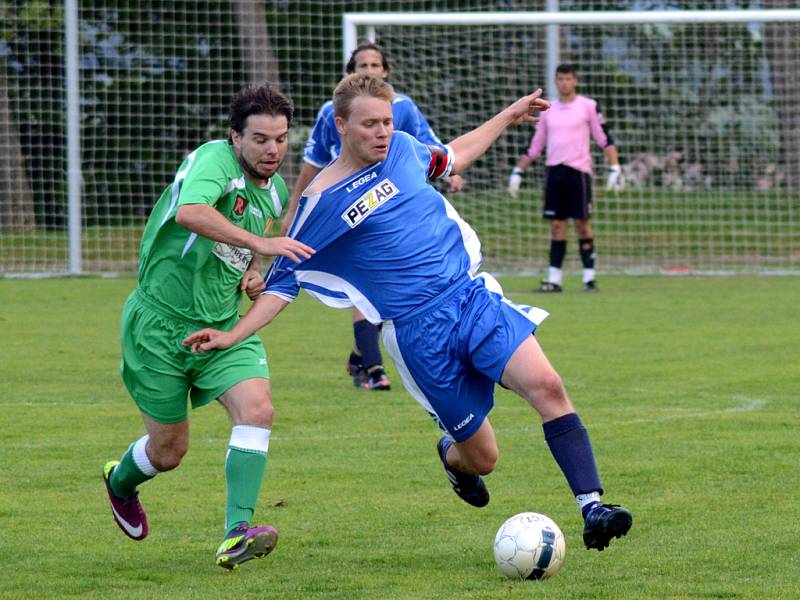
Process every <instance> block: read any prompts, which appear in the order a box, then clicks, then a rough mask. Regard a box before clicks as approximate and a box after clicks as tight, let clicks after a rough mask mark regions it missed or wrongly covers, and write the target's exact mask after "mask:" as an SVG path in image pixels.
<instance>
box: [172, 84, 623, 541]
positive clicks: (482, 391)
mask: <svg viewBox="0 0 800 600" xmlns="http://www.w3.org/2000/svg"><path fill="white" fill-rule="evenodd" d="M540 95H541V90H537V91H536V92H534V93H533V94H531V95H529V96H525V97H523V98H520V99H519V100H517V101H516V102H514V103H513V104H512V105H511V106H509V107H507V108H506V109H505V110H503V111H501V112H500V113H498V114H497V115H495V116H494V117H493V118H491V119H489V120H488V121H486V122H485V123H484V124H483V125H481V126H480V127H478V128H476V129H474V130H472V131H470V132H469V133H466V134H464V135H462V136H461V137H459V138H457V139H456V140H454V141H453V142H452V143H451V144H449V145H448V146H440V145H425V144H421V143H420V142H418V141H417V140H415V139H414V138H413V137H412V136H410V135H408V134H406V133H402V132H394V131H393V119H392V110H391V102H392V99H393V97H394V95H393V91H392V88H391V86H390V85H389V84H388V83H386V82H384V81H382V80H381V79H378V78H374V77H370V76H364V75H357V74H356V75H350V76H348V77H346V78H345V79H344V80H343V81H342V82H341V83H340V84H339V85H338V86H337V88H336V91H335V92H334V100H333V102H334V111H335V114H336V127H337V130H338V132H339V135H340V136H341V138H342V151H341V154H340V155H339V157H338V159H337V160H335V161H334V162H332V163H331V164H330V165H328V166H327V167H326V168H325V169H324V170H323V171H322V172H321V173H320V174H319V176H318V177H317V178H316V179H315V180H314V182H313V183H312V184H311V186H310V187H309V188H308V189H307V190H306V191H305V193H304V195H303V197H302V198H301V200H300V204H299V207H298V211H297V215H296V217H295V219H294V221H293V222H292V224H291V227H290V229H289V235H290V237H293V238H295V239H297V240H298V241H301V242H303V243H305V244H308V245H309V246H311V247H313V248H314V249H315V250H316V254H314V256H313V257H311V258H310V259H308V260H304V261H303V262H301V263H300V264H294V263H291V262H290V261H287V260H285V259H284V258H278V259H277V260H276V261H275V262H274V263H273V265H272V267H271V269H270V271H269V273H268V274H267V277H266V290H265V292H264V293H263V294H262V295H261V296H259V297H258V299H257V300H256V302H255V303H254V304H253V305H252V307H251V309H250V310H249V311H248V313H247V315H245V316H244V317H243V318H242V319H241V320H240V321H239V322H238V323H237V324H236V325H235V326H234V327H233V328H232V329H230V330H228V331H220V330H216V329H203V330H200V331H198V332H195V333H194V334H192V335H190V336H188V337H187V338H186V339H185V340H184V342H183V343H184V344H185V345H187V346H191V348H192V351H193V352H200V353H202V352H207V351H209V350H216V349H224V348H228V347H230V346H231V345H232V344H235V343H236V342H237V341H239V340H241V339H244V338H245V337H246V336H248V335H250V334H252V333H253V332H254V331H257V330H258V329H259V328H260V327H262V326H264V325H266V324H268V323H269V322H271V321H272V320H273V319H274V318H275V317H276V316H277V314H278V313H279V312H280V311H281V310H282V309H283V308H284V307H285V306H286V305H287V304H288V303H289V302H291V301H292V300H293V299H294V298H295V297H296V296H297V294H298V292H299V289H300V288H301V287H302V288H304V289H306V291H308V292H309V293H310V294H311V295H312V296H314V297H316V298H317V299H319V300H321V301H322V302H324V303H325V304H327V305H330V306H337V307H348V306H351V305H354V306H356V307H357V308H358V309H359V310H360V311H361V312H362V313H363V314H364V315H365V316H366V317H367V318H368V319H369V320H370V322H372V323H375V324H378V323H383V341H384V345H385V346H386V347H387V349H388V350H389V352H390V354H391V355H392V358H393V359H394V361H395V363H396V364H397V368H398V370H399V371H400V374H401V378H402V380H403V383H404V385H405V387H406V389H407V390H408V391H409V393H410V394H411V395H412V396H413V397H414V398H415V399H416V400H417V401H418V402H419V403H420V404H421V405H422V406H423V407H424V408H425V409H426V410H427V411H428V413H429V414H430V415H431V416H432V417H433V418H434V419H435V420H436V421H437V422H438V424H439V426H440V427H441V428H442V429H443V430H444V432H445V435H444V436H442V438H441V439H440V440H439V442H438V444H437V449H438V453H439V457H440V459H441V461H442V464H443V466H444V469H445V471H446V473H447V476H448V478H449V479H450V482H451V484H452V487H453V489H454V491H455V492H456V493H457V494H458V496H459V497H461V498H462V499H463V500H464V501H466V502H468V503H469V504H471V505H473V506H485V505H486V504H487V503H488V502H489V492H488V490H487V489H486V485H485V483H484V480H483V476H485V475H488V474H489V473H491V472H492V470H493V469H494V467H495V464H496V462H497V458H498V449H497V441H496V439H495V434H494V431H493V429H492V426H491V424H490V422H489V420H488V418H487V415H488V413H489V411H490V410H491V408H492V405H493V402H494V398H493V395H494V385H495V384H496V383H500V384H501V385H503V386H504V387H506V388H509V389H511V390H513V391H514V392H516V393H517V394H519V395H520V396H522V397H523V398H524V399H525V400H526V401H527V402H528V403H529V404H530V405H531V406H532V407H533V408H534V409H535V410H536V411H537V412H538V413H539V415H540V416H541V419H542V422H543V429H544V436H545V440H546V441H547V443H548V445H549V447H550V450H551V452H552V454H553V456H554V458H555V460H556V462H557V463H558V465H559V467H560V468H561V470H562V472H563V473H564V476H565V478H566V479H567V482H568V483H569V486H570V488H571V489H572V492H573V493H574V495H575V498H576V500H577V501H578V504H579V505H580V507H581V511H582V514H583V517H584V530H583V538H584V543H585V544H586V546H587V548H596V549H598V550H602V549H604V548H605V547H606V546H608V544H609V542H610V540H611V539H612V538H614V537H620V536H622V535H625V534H626V533H627V532H628V530H629V529H630V527H631V525H632V522H633V518H632V516H631V513H630V512H629V511H628V510H627V509H625V508H622V507H620V506H616V505H611V504H603V503H602V502H601V500H600V496H601V494H602V493H603V487H602V484H601V483H600V476H599V474H598V471H597V467H596V465H595V460H594V453H593V450H592V446H591V443H590V441H589V435H588V433H587V431H586V428H585V427H584V426H583V423H582V422H581V419H580V417H579V416H578V415H577V413H576V412H575V409H574V407H573V405H572V403H571V402H570V400H569V398H568V397H567V394H566V391H565V390H564V386H563V384H562V381H561V378H560V377H559V375H558V373H557V372H556V371H555V370H554V369H553V367H552V366H551V365H550V362H549V361H548V359H547V357H546V356H545V354H544V353H543V351H542V349H541V347H540V346H539V343H538V342H537V340H536V338H535V337H534V336H532V335H531V333H533V332H534V331H535V330H536V328H537V326H538V324H539V323H540V322H541V321H542V320H543V319H544V318H545V317H546V316H547V313H546V312H545V311H543V310H541V309H537V308H533V307H530V306H525V305H520V304H516V303H514V302H512V301H511V300H509V299H507V298H505V297H504V296H503V293H502V289H500V286H499V284H498V283H497V282H496V281H495V280H494V279H493V278H492V277H491V276H489V275H488V274H481V275H476V274H475V273H476V271H477V267H478V266H479V264H480V245H479V243H478V242H477V239H476V238H473V237H471V236H464V233H463V232H464V231H465V230H464V225H465V224H464V222H463V221H462V220H461V218H460V217H459V215H458V213H457V212H456V211H455V210H454V209H453V207H452V206H451V205H450V203H449V202H448V201H447V200H446V199H445V198H444V196H442V195H441V194H440V193H439V192H438V191H437V190H436V189H435V188H434V187H433V186H432V185H431V184H430V183H429V182H430V181H431V180H433V179H437V178H440V177H445V176H447V175H448V174H450V173H453V172H455V173H459V172H461V171H463V170H464V169H465V168H466V167H467V166H469V165H470V164H471V163H472V162H474V161H475V160H476V159H477V158H479V157H480V156H481V155H483V154H484V153H485V152H486V150H487V149H488V148H489V146H490V145H491V144H492V143H493V142H494V140H496V139H497V138H498V137H499V136H500V134H501V133H502V132H503V131H504V130H505V129H506V128H507V127H509V126H510V125H515V124H519V123H526V122H527V123H530V122H535V121H536V116H535V115H536V114H537V113H538V112H539V111H541V110H545V109H547V108H548V106H549V104H548V103H547V102H546V101H545V100H543V99H541V97H540ZM365 249H368V251H365Z"/></svg>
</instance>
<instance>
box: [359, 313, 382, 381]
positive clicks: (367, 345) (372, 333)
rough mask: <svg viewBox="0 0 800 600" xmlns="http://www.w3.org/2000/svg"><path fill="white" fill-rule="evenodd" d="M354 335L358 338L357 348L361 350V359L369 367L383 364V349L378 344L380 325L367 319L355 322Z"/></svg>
mask: <svg viewBox="0 0 800 600" xmlns="http://www.w3.org/2000/svg"><path fill="white" fill-rule="evenodd" d="M353 335H354V336H355V338H356V348H358V349H359V351H360V352H361V361H362V363H363V364H364V367H365V368H367V369H369V368H370V367H374V366H376V365H382V364H383V357H382V356H381V349H380V347H379V346H378V326H377V325H373V324H372V323H370V322H369V321H367V320H366V319H363V320H361V321H356V322H355V323H353Z"/></svg>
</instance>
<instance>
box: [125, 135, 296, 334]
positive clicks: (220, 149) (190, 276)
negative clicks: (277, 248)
mask: <svg viewBox="0 0 800 600" xmlns="http://www.w3.org/2000/svg"><path fill="white" fill-rule="evenodd" d="M288 200H289V194H288V191H287V189H286V183H284V181H283V179H282V178H281V177H280V175H278V174H277V173H276V174H275V175H273V176H272V178H271V179H270V180H269V182H268V184H267V185H266V186H265V187H263V188H262V187H259V186H258V185H256V184H255V183H253V182H252V181H251V180H250V179H248V178H247V177H245V175H244V172H243V171H242V168H241V166H240V165H239V161H238V160H237V158H236V154H234V151H233V148H232V146H231V144H230V143H229V142H227V141H225V140H217V141H213V142H208V143H206V144H203V145H202V146H200V147H199V148H198V149H197V150H195V151H194V152H192V153H191V154H190V155H189V156H188V157H187V158H186V160H185V161H183V164H181V166H180V168H179V169H178V172H177V173H176V175H175V180H174V181H173V182H172V184H171V185H170V186H168V187H167V189H165V190H164V192H163V193H162V194H161V197H160V198H159V199H158V202H157V203H156V205H155V207H154V208H153V212H152V213H151V214H150V217H149V218H148V220H147V225H146V226H145V229H144V233H143V234H142V243H141V247H140V249H139V289H140V290H141V291H142V292H144V293H145V294H146V295H147V296H148V297H149V298H150V299H151V300H154V301H155V302H156V303H157V304H158V305H159V306H161V307H162V308H163V309H164V312H165V313H167V314H173V315H174V316H177V317H181V318H183V319H188V320H191V321H197V322H200V323H209V324H210V323H216V322H219V321H224V320H226V319H229V318H230V317H232V316H233V315H235V314H236V312H237V310H238V309H239V302H240V300H241V295H242V292H241V290H240V289H239V285H240V281H241V278H242V275H243V274H244V272H245V271H246V270H247V267H248V265H249V264H250V261H251V259H252V258H253V252H252V250H250V249H248V248H239V247H236V246H232V245H230V244H225V243H222V242H215V241H213V240H209V239H207V238H204V237H202V236H199V235H197V234H196V233H192V232H191V231H189V230H188V229H185V228H184V227H182V226H180V225H178V224H177V223H176V222H175V215H176V213H177V211H178V207H179V206H181V205H182V204H201V203H202V204H208V205H210V206H213V207H214V208H216V209H217V210H218V211H219V212H220V213H221V214H222V215H223V216H224V217H225V218H226V219H228V220H229V221H230V222H231V223H233V224H234V225H237V226H238V227H241V228H242V229H246V230H247V231H249V232H251V233H255V234H256V235H263V234H264V232H265V230H266V229H267V228H268V227H269V225H270V224H271V223H272V221H274V220H277V219H278V218H279V217H280V214H281V211H282V210H283V208H284V207H285V206H286V204H287V202H288Z"/></svg>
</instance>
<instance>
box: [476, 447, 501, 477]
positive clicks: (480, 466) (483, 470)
mask: <svg viewBox="0 0 800 600" xmlns="http://www.w3.org/2000/svg"><path fill="white" fill-rule="evenodd" d="M497 458H498V452H497V448H492V449H487V450H483V451H481V452H479V453H478V454H476V455H473V456H470V457H469V463H470V466H471V467H472V468H473V470H474V471H475V472H476V473H477V474H478V475H488V474H489V473H491V472H492V471H494V468H495V466H496V465H497Z"/></svg>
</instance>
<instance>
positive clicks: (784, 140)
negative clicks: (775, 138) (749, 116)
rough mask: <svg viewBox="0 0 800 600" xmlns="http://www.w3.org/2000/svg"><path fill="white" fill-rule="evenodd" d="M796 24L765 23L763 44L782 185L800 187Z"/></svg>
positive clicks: (773, 1)
mask: <svg viewBox="0 0 800 600" xmlns="http://www.w3.org/2000/svg"><path fill="white" fill-rule="evenodd" d="M790 4H794V2H790V1H789V0H766V1H765V2H764V8H790V6H789V5H790ZM799 27H800V26H798V24H797V23H768V24H767V25H766V29H765V34H764V42H765V44H764V46H765V49H766V52H767V59H768V60H769V67H770V74H771V76H772V89H773V94H774V98H775V100H774V102H775V109H776V110H777V112H778V122H779V126H780V127H779V131H780V139H781V163H782V164H781V168H782V171H783V173H784V175H785V180H784V182H785V185H787V186H788V187H789V189H791V190H797V189H798V186H800V41H798V38H800V35H798V28H799Z"/></svg>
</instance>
